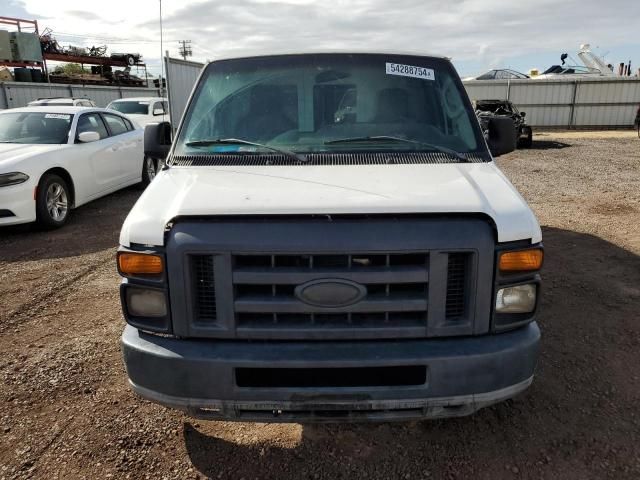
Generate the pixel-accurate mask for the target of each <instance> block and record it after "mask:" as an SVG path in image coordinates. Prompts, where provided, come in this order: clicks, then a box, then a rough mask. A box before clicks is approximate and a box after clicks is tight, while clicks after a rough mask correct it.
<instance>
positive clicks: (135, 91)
mask: <svg viewBox="0 0 640 480" xmlns="http://www.w3.org/2000/svg"><path fill="white" fill-rule="evenodd" d="M157 95H158V90H157V89H155V88H140V87H121V86H117V85H114V86H102V85H98V86H96V85H77V84H62V83H51V84H49V83H30V82H1V83H0V109H4V108H17V107H24V106H26V105H27V104H28V103H29V102H31V101H32V100H36V99H38V98H46V97H78V98H87V99H89V100H93V101H94V102H95V103H96V105H97V106H98V107H106V106H107V104H108V103H109V102H111V101H112V100H116V99H118V98H124V97H155V96H157Z"/></svg>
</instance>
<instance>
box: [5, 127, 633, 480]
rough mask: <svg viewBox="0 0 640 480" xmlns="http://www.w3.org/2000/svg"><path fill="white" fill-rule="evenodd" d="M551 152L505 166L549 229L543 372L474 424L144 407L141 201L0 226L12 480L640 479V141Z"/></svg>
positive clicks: (621, 138)
mask: <svg viewBox="0 0 640 480" xmlns="http://www.w3.org/2000/svg"><path fill="white" fill-rule="evenodd" d="M534 140H535V143H534V148H533V149H531V150H524V151H518V152H516V153H513V154H510V155H508V156H505V157H503V158H501V159H500V160H499V164H500V166H501V167H502V168H503V169H504V171H505V172H506V174H507V175H508V176H509V177H510V178H511V179H512V181H513V182H514V183H515V185H516V186H517V187H518V189H519V190H520V191H521V192H522V193H523V195H524V197H525V198H526V199H527V200H528V201H529V202H530V204H531V205H532V207H533V208H534V209H535V211H536V213H537V215H538V218H539V219H540V222H541V224H542V225H543V226H544V227H543V228H544V241H545V246H546V249H547V250H546V252H547V257H546V265H545V271H544V279H545V290H544V298H543V308H542V313H541V316H540V319H539V320H540V324H541V328H542V330H543V343H542V352H541V358H540V362H539V367H538V371H537V373H538V375H537V378H536V380H535V381H534V383H533V386H532V387H531V388H530V389H529V390H528V391H527V392H526V393H525V394H524V395H522V396H520V397H518V398H517V399H515V400H513V401H509V402H506V403H504V404H501V405H497V406H495V407H492V408H489V409H486V410H483V411H481V412H479V413H478V414H476V415H474V416H472V417H468V418H463V419H455V420H447V421H427V422H416V423H410V424H381V425H369V424H367V425H355V426H354V425H330V426H301V425H264V424H234V423H214V422H204V421H194V420H191V419H189V418H187V417H185V416H183V415H182V414H180V413H177V412H173V411H168V410H165V409H164V408H161V407H158V406H155V405H153V404H151V403H147V402H144V401H141V400H138V399H136V398H135V397H134V396H133V395H132V394H131V392H130V391H129V389H128V387H127V385H126V383H125V374H124V370H123V365H122V361H121V357H120V350H119V344H118V339H119V335H120V333H121V330H122V327H123V321H122V317H121V314H120V307H119V303H118V282H119V279H118V276H117V274H116V272H115V268H114V253H115V247H116V245H117V238H118V230H119V227H120V225H121V223H122V221H123V219H124V217H125V216H126V213H127V211H128V210H129V209H130V208H131V206H132V205H133V203H134V202H135V200H136V198H137V196H138V195H139V191H137V190H135V189H130V190H126V191H123V192H120V193H117V194H115V195H111V196H109V197H107V198H104V199H102V200H99V201H96V202H94V203H93V204H90V205H88V206H85V207H83V208H81V209H79V210H78V211H76V212H75V215H74V217H73V220H72V222H71V224H70V225H68V226H67V227H66V228H64V229H62V230H59V231H56V232H51V233H44V232H33V231H30V230H29V229H25V228H12V229H4V230H0V351H1V352H2V355H1V356H0V377H1V378H2V384H1V386H0V479H5V478H6V479H13V478H203V477H208V476H210V477H212V478H233V479H245V480H253V479H267V478H274V479H283V478H286V479H290V478H291V479H293V478H295V479H297V478H303V479H337V478H350V479H351V478H363V479H370V478H384V479H391V478H402V479H431V478H486V479H500V478H508V479H512V478H581V479H584V478H615V479H620V478H639V477H640V408H639V405H640V371H639V370H638V365H640V256H639V255H640V226H639V225H640V140H638V139H637V138H634V137H633V136H625V135H624V134H622V135H612V134H610V133H608V134H607V135H603V136H600V137H598V136H594V135H590V136H589V138H585V137H581V136H577V135H568V136H567V135H562V134H561V133H553V134H548V135H537V136H536V137H535V138H534Z"/></svg>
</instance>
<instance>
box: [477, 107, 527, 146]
mask: <svg viewBox="0 0 640 480" xmlns="http://www.w3.org/2000/svg"><path fill="white" fill-rule="evenodd" d="M476 114H477V115H478V119H479V121H480V125H481V126H482V130H483V131H484V132H486V131H487V129H486V124H487V122H488V119H489V118H490V117H494V116H501V117H509V118H511V119H513V123H514V125H515V127H516V135H517V140H518V147H519V148H529V147H531V144H532V143H533V138H532V137H533V132H532V130H531V127H530V126H529V125H527V124H526V123H525V119H524V117H525V112H520V111H518V109H517V108H516V106H515V105H514V104H513V103H511V102H510V101H509V100H477V101H476Z"/></svg>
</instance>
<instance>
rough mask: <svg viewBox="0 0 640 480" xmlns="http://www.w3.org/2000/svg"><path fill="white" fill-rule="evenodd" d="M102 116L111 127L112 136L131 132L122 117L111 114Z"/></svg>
mask: <svg viewBox="0 0 640 480" xmlns="http://www.w3.org/2000/svg"><path fill="white" fill-rule="evenodd" d="M102 115H103V117H104V119H105V121H106V122H107V125H108V126H109V130H111V135H120V134H122V133H126V132H127V131H129V129H128V128H127V125H126V124H125V123H124V119H122V118H121V117H118V116H117V115H111V114H110V113H103V114H102Z"/></svg>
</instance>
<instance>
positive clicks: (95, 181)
mask: <svg viewBox="0 0 640 480" xmlns="http://www.w3.org/2000/svg"><path fill="white" fill-rule="evenodd" d="M82 132H97V133H98V134H99V135H100V140H97V141H95V142H89V143H82V142H80V141H79V140H78V135H79V134H80V133H82ZM116 143H117V139H116V138H113V137H111V136H110V135H109V131H108V130H107V127H106V125H105V123H104V121H103V120H102V117H101V116H100V114H99V113H98V112H89V113H83V114H81V115H80V116H79V118H78V125H77V127H76V137H75V145H74V147H75V148H76V150H77V151H78V152H81V153H82V154H81V155H80V158H83V159H85V161H87V162H89V163H90V164H91V170H92V173H93V178H92V180H91V183H92V188H91V189H87V190H88V191H87V197H88V198H93V197H96V196H99V195H100V194H101V193H103V192H105V191H108V190H111V189H113V188H114V187H115V186H116V185H118V183H119V182H120V181H121V177H122V172H121V165H120V162H119V161H118V158H117V155H116V153H117V152H116V149H115V146H116Z"/></svg>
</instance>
